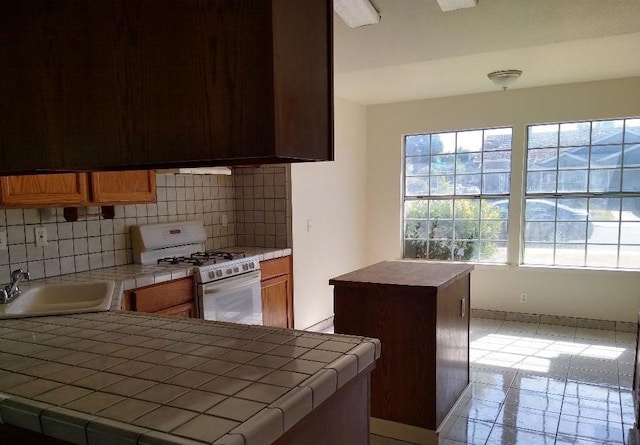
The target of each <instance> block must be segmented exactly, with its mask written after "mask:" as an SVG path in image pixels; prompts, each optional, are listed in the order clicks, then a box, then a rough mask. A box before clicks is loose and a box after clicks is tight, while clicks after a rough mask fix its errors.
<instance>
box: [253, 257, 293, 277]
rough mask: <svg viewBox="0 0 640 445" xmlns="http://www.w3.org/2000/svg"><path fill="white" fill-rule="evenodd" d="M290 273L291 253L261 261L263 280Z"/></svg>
mask: <svg viewBox="0 0 640 445" xmlns="http://www.w3.org/2000/svg"><path fill="white" fill-rule="evenodd" d="M289 273H291V255H289V256H285V257H282V258H275V259H273V260H266V261H260V277H261V278H260V279H261V280H263V281H264V280H268V279H270V278H273V277H279V276H281V275H286V274H289Z"/></svg>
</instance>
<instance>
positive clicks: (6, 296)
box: [0, 269, 30, 304]
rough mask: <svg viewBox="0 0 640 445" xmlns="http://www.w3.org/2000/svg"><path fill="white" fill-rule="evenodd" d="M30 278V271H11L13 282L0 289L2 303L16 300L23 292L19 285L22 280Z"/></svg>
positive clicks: (0, 302)
mask: <svg viewBox="0 0 640 445" xmlns="http://www.w3.org/2000/svg"><path fill="white" fill-rule="evenodd" d="M29 278H30V277H29V272H25V271H24V270H22V269H17V270H14V271H13V272H11V283H9V284H8V285H7V286H5V288H4V289H2V290H0V304H6V303H10V302H11V301H13V300H15V299H16V298H17V297H18V296H19V295H20V294H21V293H22V291H21V290H20V288H19V287H18V285H19V284H20V282H21V281H22V280H24V279H26V280H28V279H29Z"/></svg>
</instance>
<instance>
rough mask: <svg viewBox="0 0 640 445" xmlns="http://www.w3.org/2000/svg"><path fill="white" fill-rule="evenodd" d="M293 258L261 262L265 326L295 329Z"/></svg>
mask: <svg viewBox="0 0 640 445" xmlns="http://www.w3.org/2000/svg"><path fill="white" fill-rule="evenodd" d="M291 271H292V267H291V256H286V257H282V258H276V259H273V260H266V261H261V262H260V272H261V277H262V278H261V288H262V322H263V323H264V325H265V326H273V327H277V328H289V329H293V280H292V278H291V277H292V273H291Z"/></svg>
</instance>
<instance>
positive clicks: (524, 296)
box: [520, 292, 529, 303]
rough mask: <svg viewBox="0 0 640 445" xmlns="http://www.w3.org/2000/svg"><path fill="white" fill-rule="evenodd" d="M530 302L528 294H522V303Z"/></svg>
mask: <svg viewBox="0 0 640 445" xmlns="http://www.w3.org/2000/svg"><path fill="white" fill-rule="evenodd" d="M528 301H529V295H527V293H526V292H522V293H521V294H520V303H527V302H528Z"/></svg>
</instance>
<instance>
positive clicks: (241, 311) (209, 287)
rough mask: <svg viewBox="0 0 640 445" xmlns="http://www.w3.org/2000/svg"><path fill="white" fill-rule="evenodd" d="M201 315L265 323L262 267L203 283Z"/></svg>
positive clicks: (229, 320) (200, 296)
mask: <svg viewBox="0 0 640 445" xmlns="http://www.w3.org/2000/svg"><path fill="white" fill-rule="evenodd" d="M198 317H200V318H204V319H205V320H215V321H227V322H230V323H242V324H258V325H261V324H262V299H261V294H260V271H259V270H257V271H254V272H249V273H246V274H243V275H240V276H237V277H232V278H225V279H223V280H220V281H214V282H210V283H203V284H200V285H199V286H198Z"/></svg>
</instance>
